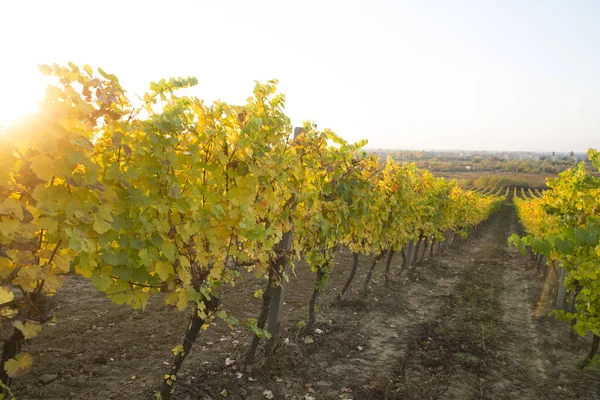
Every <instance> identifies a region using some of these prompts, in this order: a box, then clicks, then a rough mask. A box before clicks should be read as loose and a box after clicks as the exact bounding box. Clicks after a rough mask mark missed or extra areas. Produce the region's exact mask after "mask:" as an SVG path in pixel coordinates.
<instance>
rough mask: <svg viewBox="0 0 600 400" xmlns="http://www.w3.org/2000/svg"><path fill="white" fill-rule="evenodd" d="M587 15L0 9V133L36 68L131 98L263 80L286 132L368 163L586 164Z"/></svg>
mask: <svg viewBox="0 0 600 400" xmlns="http://www.w3.org/2000/svg"><path fill="white" fill-rule="evenodd" d="M599 21H600V1H598V0H589V1H581V0H571V1H567V0H556V1H550V0H548V1H529V0H514V1H499V0H498V1H496V0H490V1H485V0H473V1H458V0H440V1H427V0H415V1H400V0H396V1H379V0H369V1H360V2H358V1H308V0H303V1H297V2H291V1H284V0H279V1H258V0H245V1H214V0H213V1H210V2H209V1H202V0H196V1H176V0H169V1H161V2H155V1H133V0H120V1H112V0H103V1H83V0H79V1H58V0H53V1H26V0H21V1H1V2H0V58H1V60H2V61H1V62H0V88H1V89H0V121H7V120H11V119H13V118H15V117H16V116H17V115H18V114H20V113H24V112H27V111H30V110H32V109H35V104H36V102H37V101H38V100H39V99H40V98H41V97H42V95H43V91H44V85H45V83H46V82H47V81H46V80H45V78H44V77H42V76H41V75H40V74H39V72H38V71H37V67H36V65H37V64H38V63H53V62H58V63H66V62H67V61H72V62H74V63H76V64H79V65H82V64H84V63H87V64H90V65H91V66H92V67H98V66H100V67H102V68H103V69H104V70H106V71H107V72H109V73H114V74H115V75H117V76H118V77H119V79H120V81H121V84H122V85H123V86H124V87H125V88H126V89H127V90H128V91H129V92H131V93H132V94H138V95H141V94H143V92H144V91H145V90H146V88H147V87H148V83H149V82H150V81H157V80H159V79H161V78H169V77H171V76H189V75H193V76H196V77H197V78H198V79H199V82H200V83H199V85H198V87H197V88H196V89H195V91H194V95H196V96H197V97H200V98H204V99H207V100H214V99H217V98H219V99H221V100H225V101H228V102H232V103H242V102H244V101H245V99H246V98H247V97H248V96H249V95H250V94H251V91H252V88H253V86H254V80H267V79H271V78H277V79H279V81H280V85H279V89H280V91H282V92H283V93H285V94H286V98H287V111H288V115H289V116H290V117H291V118H292V121H293V123H294V124H300V123H301V122H302V121H303V120H306V119H310V120H314V121H315V122H316V123H317V125H318V126H319V127H323V128H324V127H329V128H331V129H333V130H334V131H335V132H337V133H338V134H339V135H341V136H342V137H344V138H346V139H347V140H358V139H361V138H366V139H368V140H369V145H368V147H372V148H373V147H388V148H405V149H419V150H421V149H467V150H473V149H482V150H495V149H498V150H542V151H552V150H556V151H570V150H574V151H585V150H586V149H587V148H589V147H596V148H600V22H599Z"/></svg>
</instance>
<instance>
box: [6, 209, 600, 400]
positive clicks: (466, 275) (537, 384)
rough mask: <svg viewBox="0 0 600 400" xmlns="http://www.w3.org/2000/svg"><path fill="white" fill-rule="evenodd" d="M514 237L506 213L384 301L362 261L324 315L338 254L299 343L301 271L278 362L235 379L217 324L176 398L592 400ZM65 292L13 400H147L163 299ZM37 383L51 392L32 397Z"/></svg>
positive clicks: (595, 391) (179, 327) (340, 273)
mask: <svg viewBox="0 0 600 400" xmlns="http://www.w3.org/2000/svg"><path fill="white" fill-rule="evenodd" d="M518 229H519V225H518V222H517V219H516V215H515V213H514V210H513V208H512V206H510V205H507V206H505V207H504V208H503V209H502V210H501V211H500V212H499V213H498V214H497V215H495V216H494V217H492V219H491V220H490V221H489V222H488V223H487V225H486V226H485V227H484V228H483V229H482V230H481V231H480V233H479V235H478V236H477V237H473V238H471V239H469V240H468V241H466V242H463V243H459V244H458V245H457V246H455V247H454V248H450V249H447V250H446V251H444V252H443V253H441V254H437V255H435V256H434V258H433V259H432V260H426V261H425V262H424V263H423V264H422V265H419V266H418V267H417V268H416V269H415V270H414V271H413V273H412V274H411V276H412V278H411V280H410V281H409V280H408V278H407V276H406V274H404V275H398V273H399V271H400V270H399V268H398V267H399V263H400V260H399V257H397V259H396V260H394V263H393V264H392V284H391V285H390V286H389V287H387V286H385V285H384V279H383V266H382V265H379V266H378V268H377V269H376V271H375V273H374V276H373V282H372V286H371V289H370V291H369V292H368V293H367V294H366V295H363V294H362V293H360V291H359V288H361V287H362V283H363V280H364V279H365V276H366V273H367V269H368V266H369V265H370V262H371V259H370V258H367V257H361V262H360V265H359V272H358V274H357V278H356V281H355V283H354V284H353V290H351V292H350V296H349V297H348V298H347V299H346V300H344V301H342V302H341V303H334V302H333V299H334V298H335V296H336V295H337V293H338V291H339V290H340V288H341V286H342V285H343V283H344V281H345V280H346V277H347V276H348V274H349V271H350V266H351V261H352V257H351V254H350V253H349V252H348V251H346V250H344V251H341V252H340V253H339V255H338V256H337V260H336V268H335V269H334V271H333V273H332V275H331V278H330V282H329V283H328V285H327V287H326V289H325V292H324V293H323V294H322V296H321V299H320V312H319V315H318V322H317V325H316V328H317V330H316V331H315V334H314V335H313V336H312V337H311V338H310V340H306V341H305V340H303V339H302V338H301V337H299V331H300V325H299V322H301V321H303V320H304V319H305V318H306V314H307V303H308V299H309V297H310V293H311V291H312V285H313V282H314V275H313V273H312V272H311V271H310V270H309V269H308V268H306V266H305V265H304V264H302V263H299V264H298V265H297V266H296V277H295V278H293V279H292V280H291V281H290V283H289V285H288V289H287V293H286V299H285V306H284V315H283V321H282V326H283V327H284V329H285V331H284V333H283V335H282V336H283V342H282V345H281V347H280V348H279V350H278V351H277V353H276V355H275V357H274V358H273V359H272V360H263V359H261V357H260V354H259V358H258V362H257V364H256V365H255V366H254V367H249V368H247V367H244V366H243V365H239V360H241V358H242V355H243V354H244V351H245V349H246V346H247V344H248V343H249V341H250V338H251V334H250V333H249V331H248V330H247V329H245V328H243V327H235V328H234V329H233V330H232V329H230V328H229V327H228V326H227V325H225V324H223V323H221V322H219V321H215V324H214V326H211V329H209V330H208V331H206V332H203V333H202V335H201V336H200V337H199V338H198V341H197V342H196V344H195V345H194V348H193V349H192V352H191V353H190V355H189V357H188V359H187V360H186V362H185V364H184V367H183V373H182V374H181V376H180V377H179V379H178V384H177V388H176V392H175V396H174V397H175V398H176V399H180V400H193V399H213V400H214V399H219V398H220V399H224V398H227V399H265V398H269V397H270V396H271V395H272V398H274V399H296V400H313V399H314V400H321V399H340V398H345V399H355V400H357V399H367V400H368V399H590V400H591V399H600V395H599V393H600V372H599V369H595V370H594V369H588V370H586V371H581V370H578V369H577V368H576V367H575V366H576V364H577V362H578V361H580V360H581V359H583V357H584V356H585V354H586V353H587V351H588V346H589V342H590V340H589V338H578V339H572V338H571V337H570V335H569V331H568V327H566V326H565V324H563V323H560V322H557V321H555V320H554V319H553V318H550V317H548V316H547V314H548V312H549V311H550V310H551V308H550V307H551V305H552V294H551V292H552V291H551V290H548V286H549V285H548V282H546V286H545V289H544V293H546V299H545V300H544V301H542V300H540V294H541V293H542V292H543V291H542V287H544V279H542V278H541V277H540V276H539V273H537V272H536V270H535V267H534V265H533V262H532V260H531V259H530V258H529V257H526V256H523V255H521V254H520V253H518V252H517V251H516V250H514V249H509V248H508V247H507V237H508V236H509V235H510V234H512V233H513V232H516V231H518ZM549 272H552V271H549ZM547 276H550V277H552V276H555V275H553V274H552V273H548V274H547ZM549 282H550V283H551V282H552V279H551V278H549ZM67 283H68V284H67V285H66V287H65V289H64V290H63V291H62V292H60V293H59V294H58V295H57V302H58V304H61V305H62V306H61V308H60V309H59V311H58V312H57V314H56V315H57V323H56V324H53V326H48V327H46V329H44V331H43V333H42V334H41V335H40V336H39V338H36V339H35V340H33V341H32V342H31V343H29V344H28V345H27V348H26V349H24V350H26V351H29V352H31V353H32V354H33V355H34V357H35V367H34V370H33V371H32V372H31V373H30V374H29V375H27V376H26V377H24V378H22V379H19V380H17V382H16V392H17V395H18V398H19V399H106V398H109V399H121V398H131V399H138V398H143V399H152V398H153V393H154V390H155V389H156V387H157V385H158V383H159V382H160V379H161V377H162V375H163V374H164V373H165V371H166V370H167V364H168V363H169V361H170V360H171V354H172V353H171V349H172V348H173V347H175V346H177V345H178V344H179V343H180V340H181V337H182V335H183V332H184V331H185V327H186V321H187V314H183V313H177V312H175V311H173V310H170V309H169V308H168V307H166V306H165V305H164V303H163V300H162V299H161V298H160V297H157V298H153V299H152V300H151V301H150V303H149V305H148V308H147V309H146V310H145V311H144V312H141V311H133V310H130V309H128V308H127V307H119V306H116V305H114V304H112V303H110V301H108V300H107V299H105V298H103V297H102V296H99V295H98V294H97V293H96V292H95V291H94V289H93V288H92V287H91V286H90V285H89V282H88V281H86V280H83V279H80V278H77V277H73V278H70V279H69V281H68V282H67ZM263 284H264V283H263V282H262V281H260V280H257V279H256V278H254V277H247V279H246V280H245V281H241V282H239V284H238V285H236V287H234V288H225V289H224V292H223V297H222V298H223V299H224V303H223V304H224V305H225V306H226V308H227V310H228V311H230V312H233V313H234V315H236V316H238V317H239V318H241V319H245V318H249V317H256V316H257V313H258V309H259V305H260V300H258V299H255V298H254V297H253V295H252V294H253V293H254V292H255V291H256V290H257V289H259V288H261V287H262V286H263ZM548 293H550V294H548ZM232 360H234V361H235V362H233V363H232V362H231V361H232ZM265 364H266V365H268V368H265V367H264V365H265ZM44 375H52V378H53V380H51V381H50V383H42V381H43V379H42V378H44ZM47 377H48V376H46V378H47Z"/></svg>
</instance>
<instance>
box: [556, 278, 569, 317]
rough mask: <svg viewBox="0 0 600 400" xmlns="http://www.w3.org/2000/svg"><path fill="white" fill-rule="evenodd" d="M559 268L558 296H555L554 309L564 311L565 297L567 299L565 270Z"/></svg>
mask: <svg viewBox="0 0 600 400" xmlns="http://www.w3.org/2000/svg"><path fill="white" fill-rule="evenodd" d="M559 268H560V275H559V278H558V294H557V296H556V308H557V309H559V310H565V309H566V305H567V303H566V297H567V289H566V288H565V277H566V276H567V270H566V269H564V268H562V267H559Z"/></svg>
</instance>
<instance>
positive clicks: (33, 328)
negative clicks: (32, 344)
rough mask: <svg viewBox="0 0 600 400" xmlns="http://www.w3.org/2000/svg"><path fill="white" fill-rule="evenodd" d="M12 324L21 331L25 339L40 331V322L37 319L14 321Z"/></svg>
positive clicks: (34, 335)
mask: <svg viewBox="0 0 600 400" xmlns="http://www.w3.org/2000/svg"><path fill="white" fill-rule="evenodd" d="M13 326H14V327H15V328H17V329H18V330H20V331H21V332H23V336H25V339H31V338H33V337H36V336H37V335H39V333H40V332H41V331H42V324H41V323H39V322H37V321H25V323H23V322H22V321H15V322H13Z"/></svg>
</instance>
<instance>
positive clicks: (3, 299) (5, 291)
mask: <svg viewBox="0 0 600 400" xmlns="http://www.w3.org/2000/svg"><path fill="white" fill-rule="evenodd" d="M14 298H15V295H14V294H13V292H11V291H10V289H9V288H7V287H6V286H0V304H4V303H8V302H10V301H13V299H14Z"/></svg>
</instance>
